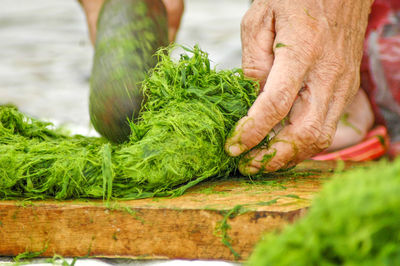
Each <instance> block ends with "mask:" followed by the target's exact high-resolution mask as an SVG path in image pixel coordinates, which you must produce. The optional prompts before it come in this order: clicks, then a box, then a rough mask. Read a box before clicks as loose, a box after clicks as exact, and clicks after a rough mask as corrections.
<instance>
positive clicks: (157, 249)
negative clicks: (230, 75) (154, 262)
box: [0, 163, 334, 260]
mask: <svg viewBox="0 0 400 266" xmlns="http://www.w3.org/2000/svg"><path fill="white" fill-rule="evenodd" d="M333 167H334V165H330V164H327V163H317V164H315V163H313V164H312V165H305V166H304V165H303V169H304V168H306V169H309V168H319V169H322V170H321V171H320V172H314V174H313V175H310V176H301V175H299V174H295V176H293V175H291V176H286V177H282V176H280V177H279V176H277V177H269V178H263V179H262V180H259V179H257V180H250V179H248V178H233V179H231V180H226V181H217V182H208V183H203V184H200V185H199V186H197V187H195V188H194V189H192V190H190V191H188V192H187V193H186V194H185V195H183V196H181V197H177V198H156V199H141V200H134V201H119V202H116V201H113V202H108V203H106V202H102V201H36V202H21V201H0V255H5V256H15V255H17V254H19V253H22V252H25V251H40V250H44V252H43V254H42V255H43V256H53V255H54V254H59V255H62V256H65V257H77V256H79V257H82V256H104V257H130V258H169V259H172V258H174V259H176V258H182V259H223V260H234V259H235V257H234V256H233V254H232V252H231V250H230V249H229V248H228V247H227V246H226V245H224V244H223V243H222V241H221V231H220V230H219V227H220V225H221V221H222V220H223V218H224V215H226V213H227V211H229V210H231V209H232V208H234V207H235V206H237V205H241V208H240V210H241V211H242V212H243V213H241V214H240V215H237V216H235V217H233V218H231V219H228V220H227V223H228V225H229V226H230V229H228V230H227V233H228V236H229V238H230V243H231V245H232V247H233V249H234V250H235V251H236V252H237V253H238V254H240V255H241V259H246V258H247V257H248V256H249V254H250V253H251V250H252V248H253V246H254V245H255V244H256V243H257V241H258V240H259V239H260V237H261V236H262V235H263V233H265V232H268V231H272V230H276V229H280V228H282V226H284V225H285V224H287V223H291V222H293V221H294V220H296V219H298V218H299V217H301V216H302V215H304V213H305V211H306V209H307V208H308V206H309V205H310V202H311V199H312V198H313V196H314V195H315V193H316V192H317V191H318V190H319V188H320V186H321V183H322V182H323V181H324V180H326V178H327V177H328V176H329V172H327V171H326V170H329V169H332V168H333ZM299 169H302V168H301V167H300V168H299ZM296 175H297V176H296Z"/></svg>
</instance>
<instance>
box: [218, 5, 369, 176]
mask: <svg viewBox="0 0 400 266" xmlns="http://www.w3.org/2000/svg"><path fill="white" fill-rule="evenodd" d="M372 2H373V1H372V0H352V1H348V0H303V1H293V0H255V1H254V3H253V4H252V6H251V7H250V9H249V10H248V12H247V13H246V15H245V16H244V18H243V21H242V52H243V53H242V56H243V59H242V67H243V70H244V73H245V75H246V76H248V77H252V78H254V79H256V80H258V81H259V82H260V84H261V88H262V92H261V93H260V95H259V96H258V98H257V100H256V101H255V103H254V104H253V106H252V107H251V108H250V110H249V111H248V114H247V116H245V117H243V118H242V119H241V120H240V121H239V122H238V124H237V125H236V128H235V131H234V133H233V135H232V137H230V138H229V139H228V140H227V141H226V145H225V149H226V151H227V153H228V154H229V155H231V156H238V155H240V154H242V153H244V152H247V151H249V150H250V149H252V148H253V147H255V146H256V145H257V144H259V143H260V142H261V141H262V140H263V139H264V138H265V137H266V136H267V134H269V133H270V131H271V130H272V129H273V128H274V126H275V125H277V124H279V123H280V122H281V121H282V120H284V119H285V118H286V119H285V120H284V121H286V123H285V125H284V126H283V128H282V129H281V130H279V131H278V132H277V134H276V135H275V136H274V137H273V139H272V140H271V142H270V144H269V145H268V147H259V148H257V149H254V150H252V151H250V152H249V153H248V154H247V155H245V158H243V160H242V162H241V164H240V166H239V170H240V171H241V172H242V173H243V174H255V173H258V172H260V171H266V172H269V171H275V170H278V169H280V168H285V167H289V166H292V165H295V164H296V163H298V162H300V161H302V160H304V159H306V158H309V157H310V156H312V155H313V154H315V153H317V152H319V151H321V150H323V149H325V148H327V147H328V146H329V145H330V143H331V142H332V139H333V136H334V134H335V130H336V125H337V122H338V120H339V118H340V116H341V114H342V111H343V110H344V108H345V107H346V105H347V104H348V103H349V102H351V100H352V98H353V96H354V95H355V94H356V93H357V90H358V88H359V83H360V80H359V66H360V62H361V57H362V46H363V40H364V34H365V30H366V27H367V23H368V14H369V11H370V7H371V4H372Z"/></svg>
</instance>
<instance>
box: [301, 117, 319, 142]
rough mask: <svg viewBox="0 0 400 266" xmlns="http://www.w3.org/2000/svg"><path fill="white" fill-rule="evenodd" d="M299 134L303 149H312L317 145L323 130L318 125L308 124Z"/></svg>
mask: <svg viewBox="0 0 400 266" xmlns="http://www.w3.org/2000/svg"><path fill="white" fill-rule="evenodd" d="M298 133H299V135H298V136H299V142H300V144H302V146H303V147H310V145H311V146H313V145H316V143H317V142H318V139H319V136H320V135H321V129H320V127H319V126H318V125H317V124H316V123H308V124H306V125H304V126H303V127H302V128H301V131H300V132H298Z"/></svg>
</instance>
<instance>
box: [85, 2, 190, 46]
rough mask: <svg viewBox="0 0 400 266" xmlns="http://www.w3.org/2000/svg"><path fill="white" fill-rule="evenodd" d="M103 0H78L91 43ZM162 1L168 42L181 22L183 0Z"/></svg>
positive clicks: (173, 36)
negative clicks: (165, 14) (166, 22)
mask: <svg viewBox="0 0 400 266" xmlns="http://www.w3.org/2000/svg"><path fill="white" fill-rule="evenodd" d="M104 1H105V0H79V2H80V3H81V5H82V7H83V10H84V11H85V15H86V20H87V23H88V28H89V34H90V40H91V41H92V44H94V42H95V40H96V26H97V18H98V16H99V12H100V10H101V7H102V6H103V3H104ZM163 3H164V5H165V9H166V10H167V15H168V38H169V41H170V42H173V41H174V40H175V37H176V34H177V32H178V29H179V26H180V23H181V18H182V15H183V11H184V2H183V0H163Z"/></svg>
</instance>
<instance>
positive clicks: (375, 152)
mask: <svg viewBox="0 0 400 266" xmlns="http://www.w3.org/2000/svg"><path fill="white" fill-rule="evenodd" d="M389 144H390V140H389V135H388V133H387V129H386V128H385V127H384V126H377V127H376V128H374V129H373V130H371V131H370V132H369V133H368V134H367V136H366V137H365V139H364V140H363V141H362V142H361V143H359V144H356V145H354V146H351V147H348V148H344V149H342V150H338V151H335V152H330V153H323V154H319V155H317V156H315V157H313V158H312V159H314V160H317V161H331V160H343V161H353V162H364V161H369V160H373V159H377V158H379V157H381V156H383V155H384V154H385V153H386V152H387V150H388V148H389Z"/></svg>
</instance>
